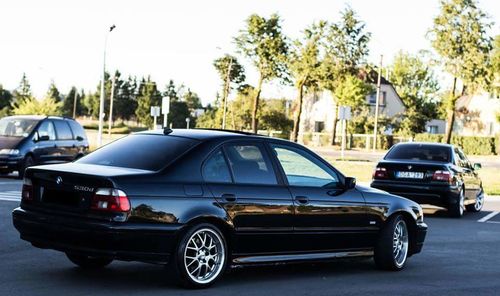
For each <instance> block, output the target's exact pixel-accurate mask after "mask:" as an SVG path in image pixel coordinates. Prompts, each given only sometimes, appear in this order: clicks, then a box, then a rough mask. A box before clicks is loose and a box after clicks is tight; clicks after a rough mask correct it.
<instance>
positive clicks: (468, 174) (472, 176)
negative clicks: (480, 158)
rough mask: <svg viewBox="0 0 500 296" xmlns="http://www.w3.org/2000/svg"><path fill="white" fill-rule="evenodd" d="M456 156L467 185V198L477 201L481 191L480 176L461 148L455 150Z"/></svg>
mask: <svg viewBox="0 0 500 296" xmlns="http://www.w3.org/2000/svg"><path fill="white" fill-rule="evenodd" d="M455 155H456V157H457V160H458V161H457V163H456V164H457V165H458V166H459V167H460V169H461V170H462V176H463V180H464V183H465V196H466V198H467V199H468V200H471V201H473V200H474V201H475V199H476V196H477V194H478V191H479V189H480V180H479V176H478V174H477V172H476V171H475V170H474V168H473V167H472V164H471V163H470V161H469V159H467V157H466V156H465V154H464V153H463V151H462V150H461V149H460V148H455Z"/></svg>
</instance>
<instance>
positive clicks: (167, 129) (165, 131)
mask: <svg viewBox="0 0 500 296" xmlns="http://www.w3.org/2000/svg"><path fill="white" fill-rule="evenodd" d="M171 132H173V130H172V129H171V128H169V127H165V128H163V134H164V135H168V134H170V133H171Z"/></svg>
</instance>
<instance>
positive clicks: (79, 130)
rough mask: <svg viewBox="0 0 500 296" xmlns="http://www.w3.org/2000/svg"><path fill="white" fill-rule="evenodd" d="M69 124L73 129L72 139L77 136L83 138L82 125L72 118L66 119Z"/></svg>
mask: <svg viewBox="0 0 500 296" xmlns="http://www.w3.org/2000/svg"><path fill="white" fill-rule="evenodd" d="M67 122H68V123H69V126H70V127H71V130H72V131H73V135H74V139H75V140H76V138H77V137H81V138H82V139H85V138H86V137H85V131H84V130H83V128H82V126H81V125H80V124H78V122H76V121H73V120H68V121H67Z"/></svg>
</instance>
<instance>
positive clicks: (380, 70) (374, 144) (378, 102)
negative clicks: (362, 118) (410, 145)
mask: <svg viewBox="0 0 500 296" xmlns="http://www.w3.org/2000/svg"><path fill="white" fill-rule="evenodd" d="M383 57H384V56H383V55H380V64H379V66H378V78H377V97H376V99H375V123H374V127H373V152H375V150H376V149H377V134H378V109H379V105H380V80H381V76H382V59H383Z"/></svg>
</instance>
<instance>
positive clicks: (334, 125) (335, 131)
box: [331, 103, 339, 145]
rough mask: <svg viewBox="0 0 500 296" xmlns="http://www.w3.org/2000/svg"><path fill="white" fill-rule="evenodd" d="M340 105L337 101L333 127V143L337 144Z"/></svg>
mask: <svg viewBox="0 0 500 296" xmlns="http://www.w3.org/2000/svg"><path fill="white" fill-rule="evenodd" d="M338 111H339V106H337V103H335V108H334V109H333V128H332V142H331V143H332V145H335V138H336V137H337V122H338V121H339V119H338V114H339V112H338Z"/></svg>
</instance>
